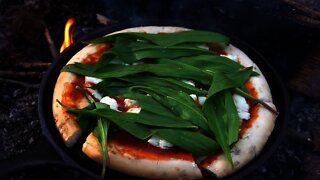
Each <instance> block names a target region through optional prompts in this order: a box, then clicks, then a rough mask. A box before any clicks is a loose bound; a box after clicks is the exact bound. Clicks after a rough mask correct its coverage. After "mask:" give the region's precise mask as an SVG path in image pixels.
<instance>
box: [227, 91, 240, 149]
mask: <svg viewBox="0 0 320 180" xmlns="http://www.w3.org/2000/svg"><path fill="white" fill-rule="evenodd" d="M224 98H225V100H224V106H225V114H226V118H227V127H228V128H227V132H228V134H227V137H228V144H229V145H231V144H232V143H234V142H236V141H238V135H239V130H240V118H239V115H238V112H237V107H236V105H235V104H234V101H233V97H232V94H231V92H230V90H229V91H228V90H226V91H225V92H224Z"/></svg>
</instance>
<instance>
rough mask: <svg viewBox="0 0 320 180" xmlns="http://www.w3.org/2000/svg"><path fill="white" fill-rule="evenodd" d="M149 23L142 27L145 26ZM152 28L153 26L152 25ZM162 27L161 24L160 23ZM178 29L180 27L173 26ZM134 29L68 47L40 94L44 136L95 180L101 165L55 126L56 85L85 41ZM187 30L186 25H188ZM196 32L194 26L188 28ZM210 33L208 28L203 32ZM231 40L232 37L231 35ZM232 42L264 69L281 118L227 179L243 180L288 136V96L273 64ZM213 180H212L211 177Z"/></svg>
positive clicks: (66, 160)
mask: <svg viewBox="0 0 320 180" xmlns="http://www.w3.org/2000/svg"><path fill="white" fill-rule="evenodd" d="M145 25H148V24H141V26H145ZM149 25H150V24H149ZM152 25H154V24H152ZM158 25H159V24H158ZM161 25H169V26H170V25H172V24H161ZM172 26H178V25H172ZM129 27H131V26H128V25H120V24H113V25H108V26H107V27H106V28H103V29H99V30H97V31H95V32H94V33H91V34H89V35H87V36H86V37H84V38H83V39H81V40H79V41H78V43H75V44H73V45H72V46H70V47H69V48H67V49H66V50H65V51H64V52H63V53H62V54H60V55H59V56H58V57H57V58H56V60H55V61H54V63H53V64H52V65H51V67H50V68H49V70H48V71H47V72H46V75H45V77H44V78H43V80H42V83H41V87H40V93H39V102H38V103H39V104H38V113H39V118H40V123H41V128H42V132H43V135H44V137H45V138H46V139H47V141H48V142H49V143H50V144H51V145H52V146H53V148H54V150H55V151H56V152H57V153H58V154H59V155H60V156H61V159H62V160H63V161H64V163H65V164H68V165H70V166H74V167H76V168H77V169H78V170H80V171H81V172H82V173H85V174H87V175H88V176H89V177H92V178H94V179H99V178H100V177H99V174H100V172H101V166H100V165H98V164H97V163H95V162H94V161H93V160H91V159H90V158H88V157H86V156H85V155H84V154H83V153H82V152H81V145H82V144H80V143H79V144H77V145H76V146H75V147H73V148H67V147H66V146H65V145H64V143H63V141H62V139H61V137H60V135H59V132H58V131H57V128H56V126H55V123H54V120H53V116H52V109H51V105H52V104H51V103H52V96H53V90H54V86H55V83H56V80H57V78H58V76H59V73H60V69H61V68H62V67H63V66H64V65H65V64H66V63H67V62H68V61H69V60H70V59H71V57H72V56H73V55H74V54H76V53H77V52H78V51H79V50H80V49H82V48H83V47H84V46H85V44H83V43H82V41H85V40H89V39H92V38H94V37H99V36H102V35H105V34H108V33H111V32H114V31H118V30H121V29H125V28H129ZM185 27H186V26H185ZM187 28H191V29H193V27H187ZM203 30H206V29H203ZM229 37H230V36H229ZM231 43H232V44H234V45H235V46H236V47H238V48H240V49H241V50H242V51H244V52H245V53H246V54H247V55H248V56H249V57H250V58H251V59H252V60H253V61H254V62H255V63H256V64H257V65H258V67H259V68H260V69H261V71H262V73H263V74H264V75H265V77H266V79H267V81H268V83H269V86H270V89H271V92H272V96H273V100H274V104H275V105H276V107H277V108H278V111H279V113H280V114H279V116H278V117H277V119H276V124H275V128H274V130H273V132H272V134H271V136H270V138H269V139H268V141H267V144H266V145H265V147H264V149H263V151H262V152H261V153H260V154H259V155H258V156H257V157H256V158H255V159H253V160H252V161H251V162H250V163H248V164H247V165H246V166H245V167H243V168H242V169H240V170H239V171H238V172H236V173H234V174H232V175H230V176H228V177H226V178H225V179H228V180H231V179H239V178H242V177H245V176H246V175H248V174H250V173H251V172H253V171H254V170H255V169H256V168H258V167H259V166H261V165H262V163H263V162H265V161H266V160H267V159H268V158H269V157H270V155H271V154H272V153H273V152H274V151H275V149H276V147H277V146H278V145H279V143H280V141H281V139H282V138H283V136H284V134H285V129H286V125H287V118H288V115H289V114H288V96H287V93H286V90H285V88H284V85H283V84H282V82H281V81H280V79H279V77H278V75H277V74H276V72H275V71H274V70H273V68H272V67H271V66H270V64H269V63H268V62H267V61H266V60H265V59H264V58H263V56H261V55H260V54H259V53H258V52H257V51H256V50H254V48H252V47H250V46H249V45H248V44H246V43H244V42H243V41H241V40H239V39H237V38H235V37H231ZM107 177H108V178H111V179H112V178H121V177H124V178H131V179H141V178H136V177H131V176H128V175H125V174H122V173H119V172H115V171H112V170H108V171H107ZM211 178H212V177H211Z"/></svg>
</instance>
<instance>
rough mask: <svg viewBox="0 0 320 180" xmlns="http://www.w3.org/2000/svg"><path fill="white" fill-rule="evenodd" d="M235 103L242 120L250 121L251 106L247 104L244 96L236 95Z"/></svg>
mask: <svg viewBox="0 0 320 180" xmlns="http://www.w3.org/2000/svg"><path fill="white" fill-rule="evenodd" d="M233 101H234V103H235V105H236V107H237V111H238V115H239V117H240V119H245V120H248V119H250V113H249V104H248V103H247V101H246V99H245V98H244V97H242V96H239V95H237V94H234V95H233Z"/></svg>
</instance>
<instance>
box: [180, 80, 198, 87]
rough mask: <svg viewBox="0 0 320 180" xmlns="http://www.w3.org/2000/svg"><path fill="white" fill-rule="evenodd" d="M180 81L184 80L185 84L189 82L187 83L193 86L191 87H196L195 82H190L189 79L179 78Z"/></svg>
mask: <svg viewBox="0 0 320 180" xmlns="http://www.w3.org/2000/svg"><path fill="white" fill-rule="evenodd" d="M181 81H182V82H184V83H186V84H189V85H191V86H193V87H196V85H195V83H194V82H192V81H190V80H181Z"/></svg>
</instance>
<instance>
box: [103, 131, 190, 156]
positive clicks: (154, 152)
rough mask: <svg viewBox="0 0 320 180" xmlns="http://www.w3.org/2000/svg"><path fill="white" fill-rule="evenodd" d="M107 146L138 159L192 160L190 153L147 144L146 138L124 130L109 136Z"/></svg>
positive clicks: (174, 148)
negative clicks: (143, 138)
mask: <svg viewBox="0 0 320 180" xmlns="http://www.w3.org/2000/svg"><path fill="white" fill-rule="evenodd" d="M108 144H109V146H110V145H111V146H115V147H116V148H117V150H118V151H119V153H120V154H121V155H124V154H130V155H131V156H134V157H135V158H138V159H149V160H170V159H181V160H186V161H190V162H193V161H194V160H193V157H192V154H191V153H188V152H185V151H182V150H181V149H178V148H176V147H173V148H170V149H161V148H158V147H155V146H153V145H151V144H149V143H148V142H147V141H146V140H140V139H137V138H135V137H133V136H132V135H130V134H128V133H126V132H118V133H117V134H115V135H114V137H112V138H110V140H109V143H108Z"/></svg>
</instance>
